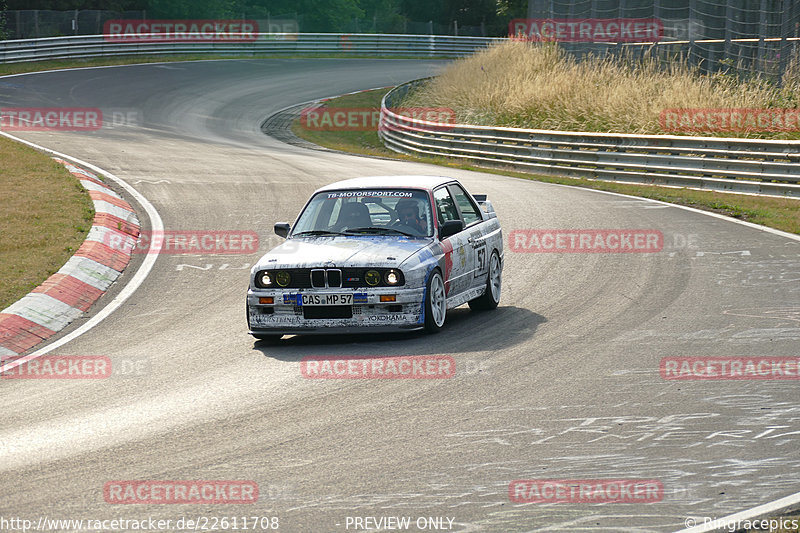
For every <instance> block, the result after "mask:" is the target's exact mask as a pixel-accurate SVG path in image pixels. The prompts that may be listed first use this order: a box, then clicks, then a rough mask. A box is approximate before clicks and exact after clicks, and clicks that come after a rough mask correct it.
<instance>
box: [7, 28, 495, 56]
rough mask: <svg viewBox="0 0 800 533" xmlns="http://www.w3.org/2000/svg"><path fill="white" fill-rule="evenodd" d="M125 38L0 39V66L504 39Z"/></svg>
mask: <svg viewBox="0 0 800 533" xmlns="http://www.w3.org/2000/svg"><path fill="white" fill-rule="evenodd" d="M158 35H161V34H148V36H150V37H157V36H158ZM232 35H236V34H232ZM140 36H141V35H140ZM126 38H127V39H129V41H128V42H113V41H112V40H111V39H110V38H108V37H107V36H103V35H75V36H71V37H49V38H44V39H22V40H14V41H0V63H14V62H19V61H43V60H48V59H68V58H73V59H78V58H88V57H101V56H112V55H113V56H121V55H164V54H215V55H216V54H220V55H243V56H248V55H262V54H345V55H382V56H404V57H455V56H461V55H466V54H471V53H473V52H475V51H477V50H479V49H481V48H485V47H486V46H488V45H490V44H491V43H493V42H498V41H504V40H505V39H499V38H489V37H454V36H447V35H395V34H363V33H262V34H256V35H255V38H254V39H253V40H249V41H243V42H230V41H227V42H226V41H223V40H217V41H214V40H206V41H188V40H187V41H180V40H174V41H164V42H157V41H156V42H146V41H144V40H137V39H136V35H133V36H126Z"/></svg>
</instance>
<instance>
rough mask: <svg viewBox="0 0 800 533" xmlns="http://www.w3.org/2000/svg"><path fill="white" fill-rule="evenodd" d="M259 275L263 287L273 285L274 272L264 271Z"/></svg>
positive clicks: (259, 281) (259, 282)
mask: <svg viewBox="0 0 800 533" xmlns="http://www.w3.org/2000/svg"><path fill="white" fill-rule="evenodd" d="M258 276H259V277H258V284H259V285H261V286H262V287H269V286H270V285H272V274H270V273H269V272H266V271H265V272H262V273H260V274H259V275H258Z"/></svg>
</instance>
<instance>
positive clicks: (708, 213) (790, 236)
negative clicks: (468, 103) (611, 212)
mask: <svg viewBox="0 0 800 533" xmlns="http://www.w3.org/2000/svg"><path fill="white" fill-rule="evenodd" d="M473 172H474V171H473ZM483 174H491V171H487V172H484V173H483ZM497 175H502V174H497ZM505 177H510V178H512V179H525V178H515V177H513V176H505ZM526 181H536V180H526ZM538 183H546V184H547V185H555V186H556V187H569V188H571V189H580V190H582V191H591V192H597V193H600V194H610V195H612V196H622V197H623V198H632V199H636V200H644V201H646V202H653V203H655V204H660V205H663V206H666V207H677V208H678V209H684V210H686V211H691V212H692V213H698V214H701V215H706V216H709V217H714V218H718V219H720V220H725V221H726V222H733V223H734V224H740V225H742V226H747V227H748V228H753V229H757V230H760V231H765V232H767V233H772V234H774V235H778V236H780V237H786V238H787V239H792V240H793V241H798V242H800V235H795V234H794V233H788V232H786V231H781V230H779V229H774V228H768V227H767V226H761V225H759V224H753V223H752V222H746V221H744V220H739V219H736V218H733V217H729V216H725V215H720V214H719V213H714V212H711V211H703V210H702V209H696V208H694V207H687V206H685V205H678V204H671V203H669V202H662V201H661V200H653V199H652V198H643V197H641V196H631V195H629V194H622V193H619V192H611V191H598V190H597V189H589V188H587V187H579V186H578V185H564V184H562V183H547V182H541V181H540V182H538ZM710 192H719V191H710ZM729 194H735V193H729Z"/></svg>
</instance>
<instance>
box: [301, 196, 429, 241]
mask: <svg viewBox="0 0 800 533" xmlns="http://www.w3.org/2000/svg"><path fill="white" fill-rule="evenodd" d="M340 234H345V235H401V236H402V235H404V236H410V237H429V236H431V235H432V234H433V219H432V217H431V204H430V200H429V196H428V193H427V192H426V191H422V190H418V189H371V190H365V189H352V190H346V189H345V190H337V191H325V192H321V193H317V194H316V195H315V196H314V197H313V198H312V199H311V202H309V204H308V205H307V206H306V208H305V209H304V210H303V212H302V214H301V215H300V218H299V219H298V220H297V224H296V225H295V227H294V230H293V232H292V235H293V236H301V235H334V236H335V235H340Z"/></svg>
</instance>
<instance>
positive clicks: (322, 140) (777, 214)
mask: <svg viewBox="0 0 800 533" xmlns="http://www.w3.org/2000/svg"><path fill="white" fill-rule="evenodd" d="M387 92H388V89H377V90H374V91H368V92H363V93H358V94H353V95H347V96H342V97H339V98H335V99H333V100H329V101H327V102H326V103H325V105H326V106H327V107H335V108H359V109H361V108H376V109H377V108H380V102H381V98H383V95H384V94H386V93H387ZM292 131H293V132H294V133H295V135H297V136H298V137H300V138H302V139H306V140H308V141H310V142H313V143H315V144H319V145H320V146H324V147H327V148H331V149H334V150H341V151H343V152H351V153H356V154H363V155H373V156H382V157H389V158H393V159H403V160H410V161H421V162H425V163H432V164H436V165H442V166H447V167H451V168H458V169H463V170H478V171H482V172H485V171H486V168H482V167H478V166H476V165H475V164H474V163H472V162H467V161H463V160H454V159H449V158H444V157H412V156H407V155H403V154H398V153H396V152H393V151H391V150H389V149H387V148H386V147H384V146H383V143H382V142H381V140H380V138H379V137H378V133H377V131H358V132H353V131H311V130H309V129H307V128H304V127H303V126H302V124H301V122H300V120H299V119H297V120H295V121H294V123H293V124H292ZM491 172H492V173H495V174H502V175H506V176H514V177H518V178H522V179H529V180H536V181H543V182H547V183H559V184H562V185H574V186H578V187H586V188H590V189H596V190H601V191H611V192H617V193H621V194H629V195H631V196H641V197H644V198H651V199H653V200H660V201H662V202H669V203H673V204H679V205H685V206H689V207H694V208H697V209H703V210H706V211H713V212H715V213H721V214H723V215H726V216H730V217H733V218H738V219H740V220H746V221H748V222H753V223H755V224H761V225H763V226H768V227H771V228H775V229H779V230H783V231H787V232H789V233H795V234H800V200H795V199H789V198H772V197H766V196H750V195H745V194H733V193H723V192H713V191H695V190H692V189H686V188H672V187H658V186H651V185H631V184H625V183H613V182H608V181H599V180H587V179H580V178H562V177H552V176H541V175H536V174H528V173H523V172H517V171H512V170H503V169H496V168H492V169H491Z"/></svg>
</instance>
